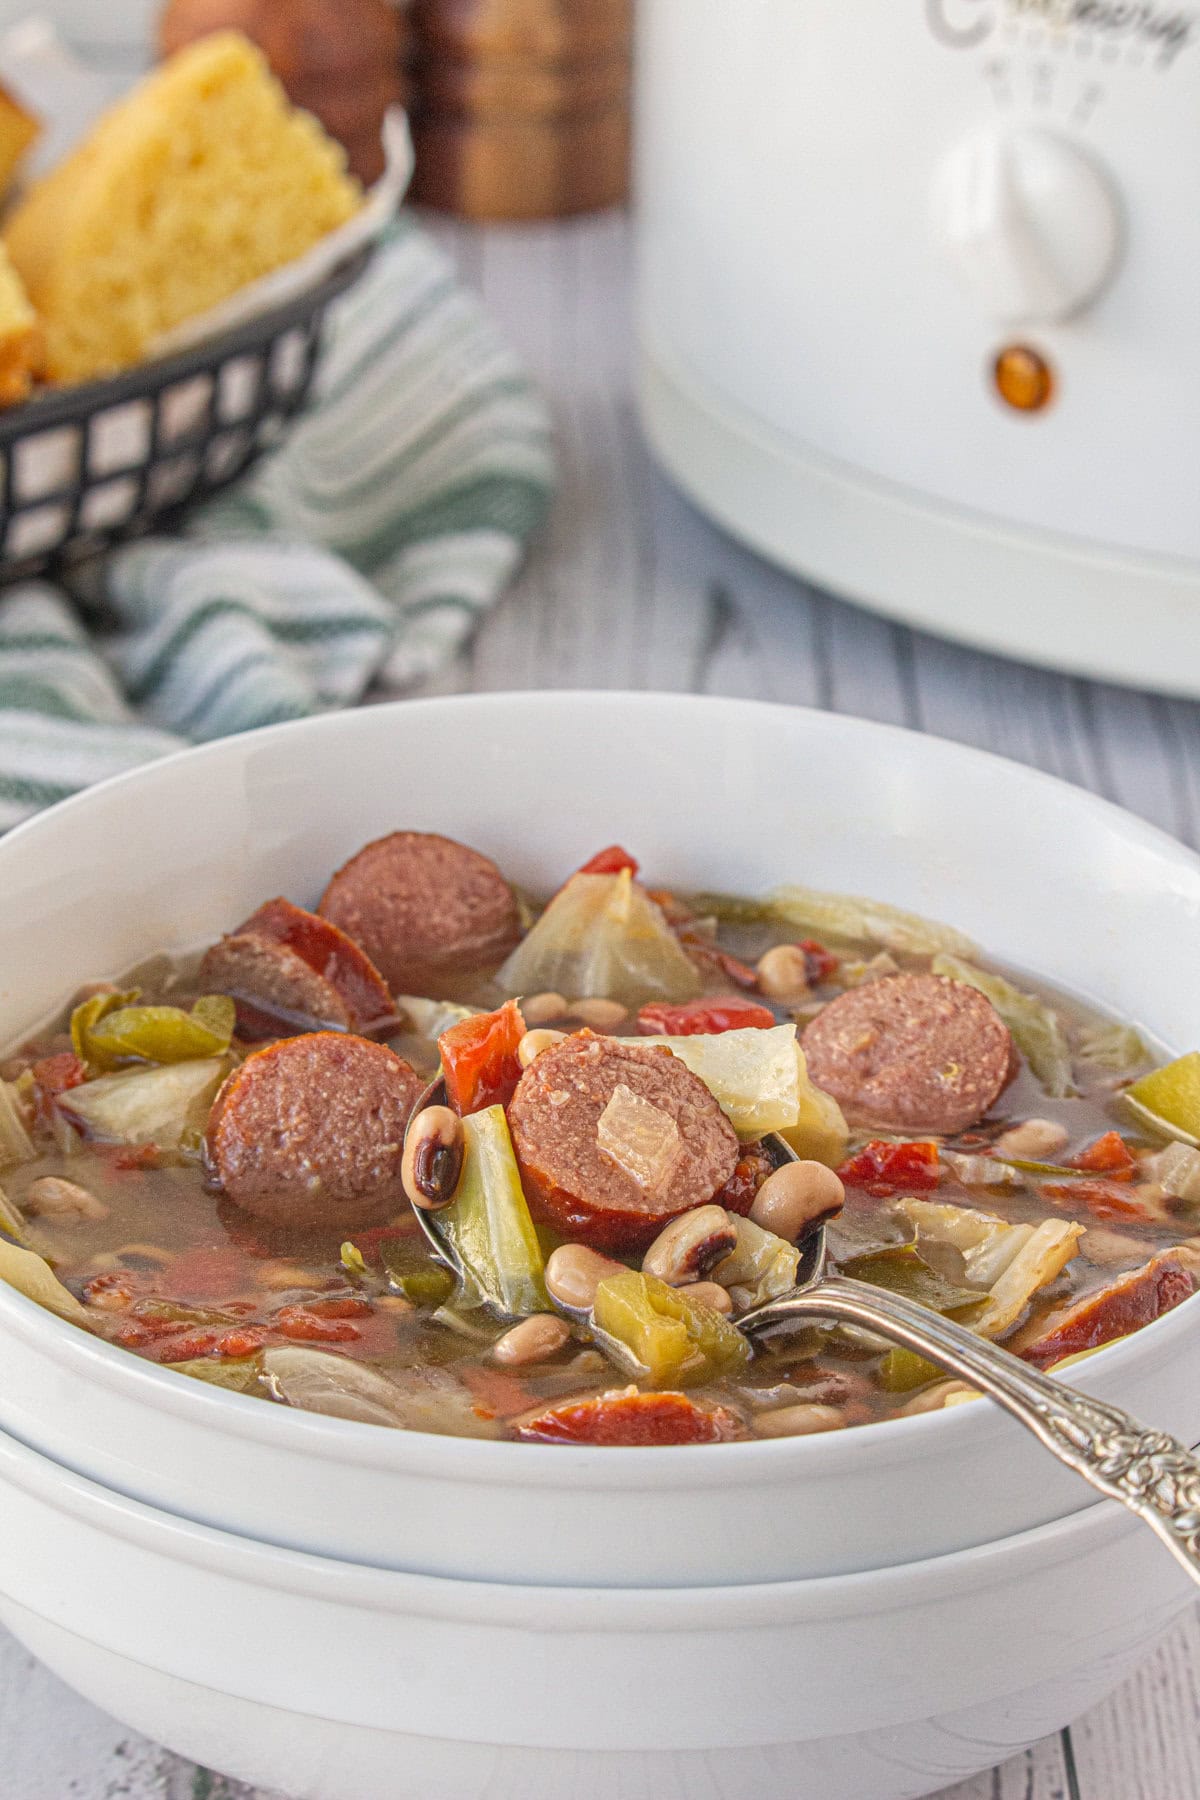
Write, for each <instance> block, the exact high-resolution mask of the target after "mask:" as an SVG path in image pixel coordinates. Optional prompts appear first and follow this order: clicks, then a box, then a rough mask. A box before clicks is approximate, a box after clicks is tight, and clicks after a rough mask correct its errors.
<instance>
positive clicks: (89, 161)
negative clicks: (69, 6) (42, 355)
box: [5, 31, 362, 382]
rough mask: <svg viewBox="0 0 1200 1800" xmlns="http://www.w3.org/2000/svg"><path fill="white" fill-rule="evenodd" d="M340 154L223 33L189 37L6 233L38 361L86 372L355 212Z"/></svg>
mask: <svg viewBox="0 0 1200 1800" xmlns="http://www.w3.org/2000/svg"><path fill="white" fill-rule="evenodd" d="M361 201H362V193H361V189H360V188H359V186H358V184H357V183H356V182H355V181H353V180H352V179H351V178H350V177H349V176H348V175H347V174H346V170H345V153H344V152H343V151H342V149H341V148H340V146H339V145H337V144H335V143H334V142H333V141H332V139H331V138H328V137H327V136H326V135H325V133H324V131H322V129H321V127H320V126H319V125H318V124H317V121H316V120H315V119H314V118H312V116H311V115H310V114H308V113H304V112H299V111H297V110H296V109H295V108H293V107H292V106H291V105H290V104H289V102H288V100H287V97H286V96H285V94H284V91H283V89H282V87H280V85H279V83H278V82H277V81H276V80H275V78H274V76H273V75H272V74H271V72H270V70H269V68H268V66H267V62H266V59H265V57H264V56H263V55H262V53H261V52H260V51H259V50H257V49H256V48H255V47H254V45H253V44H251V43H250V41H249V40H248V39H247V38H245V37H243V36H242V35H241V34H240V33H238V32H231V31H225V32H216V33H214V34H213V35H212V36H211V37H207V38H201V39H200V40H199V41H198V42H196V43H195V44H192V45H190V46H189V47H188V48H187V49H186V50H182V51H180V52H179V54H178V55H177V56H174V57H172V58H171V60H170V61H169V62H167V63H165V64H164V65H163V66H162V67H161V68H159V69H158V70H157V71H155V73H153V74H152V75H149V76H148V77H147V78H146V79H145V80H144V81H143V82H142V83H141V84H140V85H139V86H138V87H137V88H135V89H134V90H133V92H132V93H131V94H129V95H128V96H127V97H126V98H125V99H124V100H122V101H121V102H119V104H118V105H117V106H115V107H114V108H113V109H112V110H111V111H110V112H108V113H107V114H105V116H104V118H102V119H101V120H100V122H99V124H98V125H97V126H96V127H95V129H94V130H93V131H92V132H91V134H90V135H89V136H88V137H87V138H86V139H85V140H84V142H83V143H82V144H81V145H80V146H79V148H78V149H77V150H75V151H73V152H72V154H71V155H70V156H69V157H68V158H67V159H66V161H65V162H63V163H61V164H60V165H59V167H58V168H57V169H55V170H53V171H52V173H51V174H50V175H48V176H47V177H46V178H45V180H44V181H41V182H38V183H37V185H36V186H35V187H34V188H33V189H32V190H31V192H30V194H29V196H28V198H27V199H26V200H25V201H24V202H23V203H22V204H21V205H20V206H19V207H18V208H17V211H16V212H15V214H14V215H13V217H12V220H11V221H10V223H9V226H8V229H7V231H6V233H5V243H6V244H7V247H8V251H9V254H10V255H11V257H12V260H13V263H14V265H15V266H16V269H17V272H18V274H20V275H21V277H22V278H23V280H24V282H25V285H26V287H27V289H28V290H29V297H30V299H31V300H32V302H33V305H34V307H35V309H36V311H37V313H38V315H39V317H40V319H41V322H42V328H43V330H44V332H45V339H46V372H47V374H48V376H49V377H50V379H51V380H53V381H59V382H73V381H87V380H90V379H91V378H92V377H94V376H98V375H104V374H109V373H111V372H113V371H115V370H117V369H123V368H127V367H129V365H130V364H132V363H136V362H138V361H140V360H141V359H142V358H143V357H144V355H145V354H146V350H147V347H148V346H149V345H150V344H151V343H152V341H153V340H154V339H155V338H156V337H157V336H158V335H159V333H161V332H163V331H167V330H170V329H171V328H172V327H173V326H176V325H179V324H181V323H182V322H183V321H184V320H185V319H190V318H194V317H195V315H196V314H197V313H202V312H206V311H207V310H208V309H209V308H210V307H212V306H215V305H217V304H218V303H219V302H220V301H222V300H225V299H227V298H228V297H229V296H230V295H231V294H233V293H236V292H237V290H238V289H239V288H242V287H244V286H245V285H246V284H247V282H250V281H254V280H257V278H258V277H259V276H261V275H265V274H267V273H268V272H269V271H270V270H272V269H277V268H279V267H281V266H282V265H283V264H284V263H288V262H291V261H293V260H294V259H295V258H296V257H297V256H300V255H302V254H303V253H304V251H306V250H307V249H309V248H310V247H311V246H312V245H313V244H315V243H316V242H317V241H318V240H319V239H320V238H322V237H324V236H325V235H326V234H327V233H328V232H329V231H331V230H333V229H334V228H335V227H336V226H338V225H341V224H342V223H344V221H345V220H347V219H348V218H350V217H351V215H352V214H353V213H354V212H355V211H356V210H357V209H358V207H359V205H360V204H361Z"/></svg>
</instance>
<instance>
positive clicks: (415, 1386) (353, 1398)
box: [262, 1344, 498, 1437]
mask: <svg viewBox="0 0 1200 1800" xmlns="http://www.w3.org/2000/svg"><path fill="white" fill-rule="evenodd" d="M262 1368H263V1380H264V1382H265V1384H266V1386H267V1388H268V1390H269V1391H270V1393H271V1394H273V1395H274V1397H275V1399H276V1400H282V1401H283V1402H284V1404H285V1405H287V1406H296V1407H299V1408H301V1409H302V1410H303V1411H304V1412H315V1413H325V1414H328V1415H329V1416H331V1417H333V1418H337V1419H353V1420H355V1421H357V1422H358V1423H359V1424H363V1425H388V1426H391V1427H392V1428H393V1429H400V1430H402V1431H433V1432H440V1433H446V1434H450V1435H452V1436H455V1437H495V1436H496V1435H497V1431H498V1427H497V1425H496V1423H495V1421H494V1420H492V1419H485V1418H481V1417H480V1415H479V1413H478V1412H477V1411H476V1410H475V1402H474V1399H473V1397H472V1396H471V1394H470V1393H468V1391H467V1390H466V1388H464V1387H463V1385H462V1383H461V1382H460V1381H459V1380H458V1378H457V1377H456V1376H454V1375H453V1374H451V1373H450V1371H449V1370H448V1369H441V1368H425V1369H415V1368H414V1369H405V1370H402V1371H400V1372H398V1374H397V1376H396V1378H395V1379H393V1378H392V1377H390V1376H388V1375H384V1374H383V1373H382V1372H381V1371H380V1370H378V1369H372V1368H370V1367H369V1366H368V1364H366V1363H361V1362H355V1361H354V1360H352V1359H351V1358H350V1357H348V1356H338V1355H336V1354H335V1353H334V1352H332V1351H329V1350H311V1349H309V1348H307V1346H304V1345H300V1344H278V1345H274V1346H272V1347H271V1348H269V1349H267V1350H264V1352H263V1357H262Z"/></svg>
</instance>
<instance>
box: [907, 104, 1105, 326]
mask: <svg viewBox="0 0 1200 1800" xmlns="http://www.w3.org/2000/svg"><path fill="white" fill-rule="evenodd" d="M933 219H934V230H935V232H936V235H937V237H938V240H939V242H940V243H941V245H942V248H943V249H944V250H945V252H946V253H947V255H948V256H949V258H950V260H951V261H952V262H953V263H954V265H955V267H956V268H957V270H958V272H959V275H960V276H961V277H962V279H963V280H964V281H965V282H966V284H967V286H968V287H969V288H971V289H972V290H973V292H974V293H975V295H976V297H977V299H978V300H980V301H981V302H982V304H983V306H984V307H985V308H986V310H987V312H988V315H989V317H991V318H992V319H994V320H995V321H996V322H997V323H998V324H1002V325H1023V324H1036V323H1040V322H1048V321H1052V320H1056V319H1065V318H1067V317H1069V316H1070V314H1071V313H1074V312H1078V311H1079V309H1080V308H1081V307H1083V306H1086V305H1087V303H1088V302H1089V301H1090V300H1093V299H1095V297H1096V295H1097V294H1098V293H1099V292H1100V290H1101V289H1102V288H1103V287H1104V285H1105V283H1106V282H1107V281H1108V279H1109V277H1110V276H1111V275H1112V273H1113V271H1114V269H1115V268H1116V265H1117V260H1118V257H1119V255H1120V250H1121V213H1120V207H1119V204H1118V200H1117V196H1116V194H1115V192H1114V190H1113V188H1112V186H1111V184H1110V182H1109V180H1108V178H1107V176H1106V175H1105V174H1104V172H1103V171H1102V170H1101V169H1099V168H1098V167H1097V165H1096V164H1095V163H1094V162H1093V161H1092V159H1091V157H1090V156H1089V155H1088V153H1087V152H1086V151H1085V150H1083V149H1081V148H1080V147H1079V146H1078V145H1076V144H1074V143H1072V142H1071V141H1070V140H1069V139H1068V138H1065V137H1060V136H1059V135H1058V134H1057V133H1056V132H1053V131H1044V130H1041V129H1040V128H1038V127H1035V126H1028V127H1018V128H1016V129H1012V130H1007V131H1005V130H989V131H983V132H980V133H978V135H976V136H974V137H971V138H968V139H966V140H965V141H964V142H963V143H961V144H959V145H958V146H957V147H956V148H955V149H954V150H953V151H952V152H951V154H950V155H949V156H948V157H947V158H946V161H945V162H944V163H943V164H942V166H941V168H940V170H939V171H938V176H937V181H936V184H935V188H934V196H933Z"/></svg>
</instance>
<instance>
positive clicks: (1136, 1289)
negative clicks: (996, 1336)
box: [1020, 1233, 1196, 1369]
mask: <svg viewBox="0 0 1200 1800" xmlns="http://www.w3.org/2000/svg"><path fill="white" fill-rule="evenodd" d="M1088 1235H1089V1236H1090V1235H1091V1234H1090V1233H1089V1234H1088ZM1195 1291H1196V1274H1195V1262H1194V1253H1192V1252H1190V1251H1189V1250H1188V1249H1187V1248H1186V1247H1185V1246H1179V1247H1177V1248H1176V1249H1173V1250H1163V1251H1160V1252H1159V1254H1158V1255H1157V1256H1152V1257H1151V1258H1150V1261H1149V1262H1148V1263H1143V1265H1142V1267H1141V1268H1140V1269H1131V1270H1130V1271H1129V1273H1128V1274H1127V1275H1118V1276H1117V1277H1116V1279H1115V1280H1114V1281H1110V1282H1108V1283H1107V1284H1106V1285H1105V1286H1104V1287H1101V1288H1097V1289H1096V1291H1095V1292H1094V1293H1091V1294H1085V1295H1084V1297H1083V1299H1082V1300H1076V1301H1075V1302H1074V1304H1073V1305H1071V1306H1068V1307H1066V1308H1064V1309H1063V1310H1062V1311H1059V1312H1055V1313H1052V1314H1051V1315H1050V1317H1049V1319H1047V1320H1045V1321H1043V1324H1042V1328H1041V1330H1040V1332H1039V1333H1038V1335H1037V1337H1036V1338H1035V1339H1034V1340H1033V1342H1032V1343H1029V1344H1026V1345H1025V1346H1024V1348H1022V1350H1021V1351H1020V1354H1021V1355H1022V1356H1023V1357H1024V1358H1025V1360H1026V1362H1031V1363H1035V1364H1036V1365H1037V1367H1038V1368H1039V1369H1047V1368H1049V1367H1050V1366H1051V1364H1052V1363H1056V1362H1061V1361H1062V1359H1063V1357H1064V1356H1075V1355H1077V1354H1078V1353H1079V1351H1081V1350H1095V1349H1097V1348H1099V1346H1100V1345H1101V1344H1110V1343H1111V1342H1112V1340H1113V1339H1114V1338H1119V1337H1125V1336H1126V1335H1127V1334H1128V1333H1129V1332H1131V1331H1140V1330H1141V1328H1142V1326H1143V1325H1149V1324H1150V1323H1151V1322H1152V1321H1153V1320H1154V1319H1160V1318H1161V1317H1162V1315H1163V1314H1164V1313H1165V1312H1170V1311H1171V1310H1172V1309H1173V1308H1174V1307H1176V1306H1179V1305H1180V1304H1181V1303H1182V1302H1183V1301H1184V1300H1188V1299H1190V1298H1191V1296H1192V1295H1193V1294H1194V1293H1195Z"/></svg>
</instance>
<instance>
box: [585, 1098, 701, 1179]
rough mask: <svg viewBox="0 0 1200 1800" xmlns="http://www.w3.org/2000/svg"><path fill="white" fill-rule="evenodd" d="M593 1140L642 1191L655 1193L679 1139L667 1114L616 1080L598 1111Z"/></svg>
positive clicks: (669, 1167) (670, 1165) (673, 1158)
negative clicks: (605, 1104) (607, 1098)
mask: <svg viewBox="0 0 1200 1800" xmlns="http://www.w3.org/2000/svg"><path fill="white" fill-rule="evenodd" d="M596 1143H597V1144H598V1146H599V1147H600V1149H601V1150H603V1152H604V1154H605V1155H606V1156H610V1157H611V1158H612V1160H613V1161H614V1162H615V1163H616V1165H617V1167H618V1168H620V1169H624V1171H625V1173H626V1174H627V1175H628V1176H629V1177H630V1178H631V1179H632V1180H634V1181H636V1182H637V1184H638V1186H639V1187H640V1188H641V1190H642V1192H643V1193H644V1194H654V1193H657V1192H658V1191H659V1190H660V1189H661V1188H662V1187H663V1186H664V1185H665V1184H666V1182H667V1180H668V1178H669V1176H670V1173H671V1170H672V1169H673V1168H674V1167H675V1164H676V1163H677V1162H678V1160H679V1153H680V1151H681V1150H682V1149H683V1140H682V1139H681V1137H680V1135H679V1127H678V1125H677V1124H676V1123H675V1121H674V1119H673V1118H672V1117H671V1115H670V1113H668V1112H664V1111H663V1109H662V1107H661V1106H654V1105H652V1103H651V1102H650V1101H649V1100H646V1099H643V1097H642V1095H641V1094H635V1093H634V1091H633V1089H632V1088H631V1087H626V1085H625V1083H624V1082H623V1081H619V1082H618V1083H617V1085H616V1087H615V1088H614V1089H613V1091H612V1098H611V1099H610V1100H609V1103H608V1105H607V1106H606V1107H605V1109H604V1111H603V1112H602V1113H601V1114H600V1119H599V1122H598V1123H597V1126H596Z"/></svg>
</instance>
